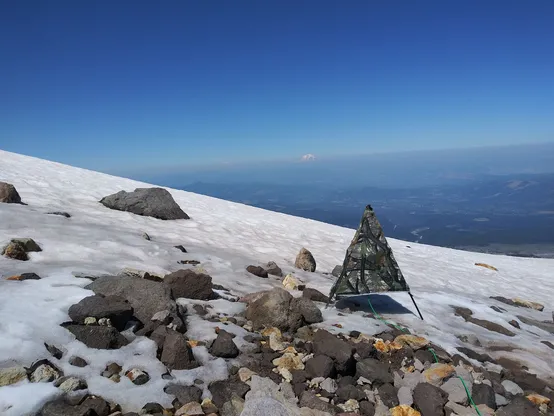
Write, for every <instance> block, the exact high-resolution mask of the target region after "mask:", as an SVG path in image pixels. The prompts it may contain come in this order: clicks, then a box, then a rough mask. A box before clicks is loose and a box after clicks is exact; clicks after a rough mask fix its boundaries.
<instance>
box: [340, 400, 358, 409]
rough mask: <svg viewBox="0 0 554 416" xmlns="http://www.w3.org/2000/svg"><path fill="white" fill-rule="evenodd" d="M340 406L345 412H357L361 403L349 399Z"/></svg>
mask: <svg viewBox="0 0 554 416" xmlns="http://www.w3.org/2000/svg"><path fill="white" fill-rule="evenodd" d="M338 406H339V407H340V408H341V409H342V410H344V411H345V412H357V411H358V410H359V409H360V404H359V403H358V402H357V401H356V400H354V399H349V400H347V401H346V402H345V403H343V404H339V405H338Z"/></svg>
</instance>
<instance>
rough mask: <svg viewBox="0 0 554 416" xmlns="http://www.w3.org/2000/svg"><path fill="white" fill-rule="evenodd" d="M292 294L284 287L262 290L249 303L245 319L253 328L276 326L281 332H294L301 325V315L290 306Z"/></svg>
mask: <svg viewBox="0 0 554 416" xmlns="http://www.w3.org/2000/svg"><path fill="white" fill-rule="evenodd" d="M292 300H293V296H292V295H291V294H290V293H289V292H287V291H286V290H284V289H281V288H275V289H273V290H270V291H267V292H264V293H263V294H262V295H261V296H260V297H259V298H258V299H257V300H255V301H254V302H251V303H249V305H248V308H247V309H246V319H248V320H250V321H252V324H253V327H254V330H259V329H262V328H263V327H276V328H279V329H280V330H281V331H283V332H287V331H290V332H296V330H297V329H298V328H300V327H301V326H302V315H301V314H300V313H299V312H298V310H297V309H295V308H291V302H292Z"/></svg>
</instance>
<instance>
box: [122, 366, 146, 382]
mask: <svg viewBox="0 0 554 416" xmlns="http://www.w3.org/2000/svg"><path fill="white" fill-rule="evenodd" d="M125 376H126V377H127V378H128V379H129V380H131V381H132V382H133V383H134V384H136V385H137V386H140V385H142V384H146V383H148V381H149V380H150V376H149V375H148V373H147V372H146V371H142V370H140V369H138V368H132V369H130V370H129V371H127V372H126V373H125Z"/></svg>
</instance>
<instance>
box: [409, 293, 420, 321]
mask: <svg viewBox="0 0 554 416" xmlns="http://www.w3.org/2000/svg"><path fill="white" fill-rule="evenodd" d="M408 293H409V294H410V297H411V298H412V302H413V303H414V306H415V308H416V310H417V313H419V317H420V318H421V320H422V321H423V316H421V312H420V311H419V308H418V307H417V303H416V302H415V299H414V296H413V295H412V292H408Z"/></svg>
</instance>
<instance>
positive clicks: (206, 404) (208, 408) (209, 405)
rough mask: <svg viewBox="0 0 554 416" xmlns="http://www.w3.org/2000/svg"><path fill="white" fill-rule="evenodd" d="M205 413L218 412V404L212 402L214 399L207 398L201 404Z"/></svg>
mask: <svg viewBox="0 0 554 416" xmlns="http://www.w3.org/2000/svg"><path fill="white" fill-rule="evenodd" d="M200 405H201V406H202V410H203V411H204V413H217V412H218V409H217V406H216V405H215V404H214V403H213V402H212V399H208V398H205V399H204V400H202V403H201V404H200Z"/></svg>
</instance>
